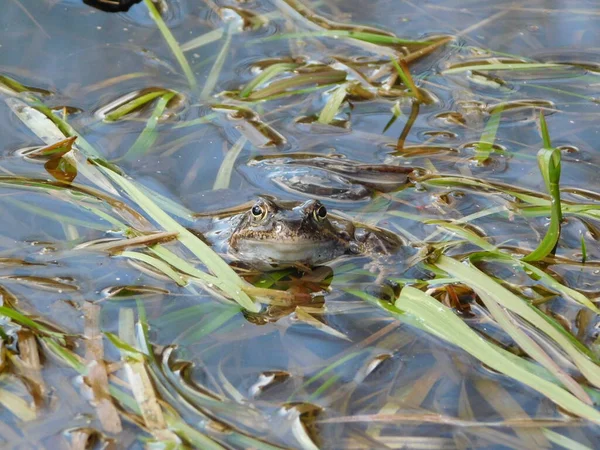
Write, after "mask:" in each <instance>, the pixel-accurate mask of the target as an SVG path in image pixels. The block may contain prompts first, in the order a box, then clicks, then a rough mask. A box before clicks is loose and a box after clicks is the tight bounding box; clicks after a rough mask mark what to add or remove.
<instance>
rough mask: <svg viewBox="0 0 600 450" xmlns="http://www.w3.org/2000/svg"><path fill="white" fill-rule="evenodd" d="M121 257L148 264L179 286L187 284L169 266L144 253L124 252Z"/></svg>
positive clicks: (183, 278)
mask: <svg viewBox="0 0 600 450" xmlns="http://www.w3.org/2000/svg"><path fill="white" fill-rule="evenodd" d="M121 256H123V257H124V258H129V259H135V260H137V261H141V262H143V263H146V264H148V265H149V266H152V267H154V268H155V269H156V270H158V271H159V272H161V273H163V274H165V275H166V276H168V277H169V278H170V279H172V280H173V281H174V282H175V283H177V284H178V285H179V286H185V285H186V284H187V280H186V279H185V277H184V276H182V275H180V274H178V273H177V272H175V271H174V270H173V269H172V268H171V266H169V265H168V264H166V263H165V262H163V261H161V260H159V259H157V258H154V257H152V256H150V255H147V254H145V253H140V252H132V251H126V252H122V253H121Z"/></svg>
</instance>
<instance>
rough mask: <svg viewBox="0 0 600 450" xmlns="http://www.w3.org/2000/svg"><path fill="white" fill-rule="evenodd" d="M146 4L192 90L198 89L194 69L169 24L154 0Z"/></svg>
mask: <svg viewBox="0 0 600 450" xmlns="http://www.w3.org/2000/svg"><path fill="white" fill-rule="evenodd" d="M144 3H145V4H146V7H147V8H148V12H149V13H150V17H152V19H153V20H154V22H155V23H156V26H157V27H158V29H159V30H160V32H161V33H162V35H163V38H164V39H165V41H167V45H168V46H169V48H170V49H171V51H172V52H173V55H175V58H176V59H177V62H178V63H179V66H180V67H181V69H182V70H183V73H184V74H185V77H186V78H187V81H188V83H189V85H190V87H191V88H192V89H196V77H195V76H194V72H192V68H191V67H190V65H189V63H188V61H187V59H186V58H185V55H184V54H183V51H182V50H181V48H180V47H179V43H178V42H177V40H176V39H175V37H174V36H173V34H172V33H171V30H169V27H167V24H166V23H165V21H164V20H163V18H162V17H161V16H160V13H159V12H158V10H157V9H156V6H154V3H152V0H144Z"/></svg>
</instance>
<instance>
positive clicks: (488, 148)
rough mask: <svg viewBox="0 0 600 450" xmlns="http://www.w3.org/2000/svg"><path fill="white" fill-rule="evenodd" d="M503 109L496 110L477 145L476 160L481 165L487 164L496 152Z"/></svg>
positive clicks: (501, 107)
mask: <svg viewBox="0 0 600 450" xmlns="http://www.w3.org/2000/svg"><path fill="white" fill-rule="evenodd" d="M503 109H504V107H503V106H500V107H498V108H495V109H494V111H493V112H492V114H491V117H490V118H489V120H488V121H487V123H486V124H485V128H484V130H483V133H482V134H481V139H480V140H479V142H478V143H477V154H476V155H475V158H476V159H477V162H478V163H480V164H481V163H483V162H485V161H486V160H487V159H488V158H489V157H490V155H491V154H492V152H493V151H494V141H495V140H496V134H497V133H498V127H499V126H500V118H501V116H502V110H503Z"/></svg>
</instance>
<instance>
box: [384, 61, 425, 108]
mask: <svg viewBox="0 0 600 450" xmlns="http://www.w3.org/2000/svg"><path fill="white" fill-rule="evenodd" d="M391 61H392V65H393V66H394V68H395V69H396V72H397V73H398V76H399V77H400V79H401V80H402V83H404V86H406V87H407V88H408V89H409V90H410V93H411V95H412V96H413V97H414V98H415V99H417V100H418V101H419V102H422V101H423V96H422V95H421V91H419V88H418V87H417V85H416V84H415V82H414V80H413V79H412V76H411V75H410V70H409V69H408V64H406V61H402V60H401V61H400V63H398V61H396V60H395V59H393V58H392V60H391Z"/></svg>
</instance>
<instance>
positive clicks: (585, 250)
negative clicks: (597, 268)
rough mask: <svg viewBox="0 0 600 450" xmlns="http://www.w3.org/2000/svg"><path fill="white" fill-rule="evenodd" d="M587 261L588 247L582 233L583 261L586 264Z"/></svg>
mask: <svg viewBox="0 0 600 450" xmlns="http://www.w3.org/2000/svg"><path fill="white" fill-rule="evenodd" d="M586 261H587V248H586V246H585V237H584V236H583V234H582V235H581V263H582V264H585V262H586Z"/></svg>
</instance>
